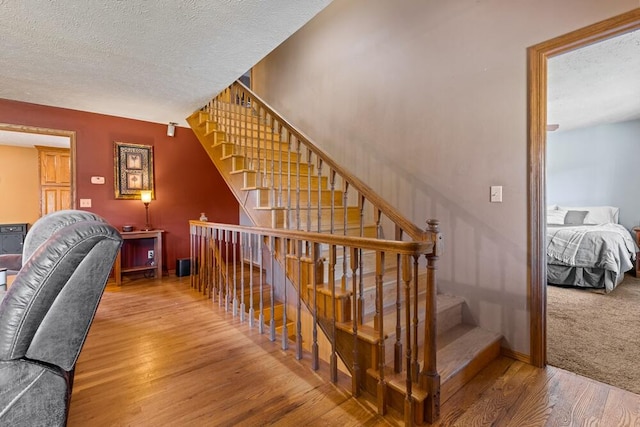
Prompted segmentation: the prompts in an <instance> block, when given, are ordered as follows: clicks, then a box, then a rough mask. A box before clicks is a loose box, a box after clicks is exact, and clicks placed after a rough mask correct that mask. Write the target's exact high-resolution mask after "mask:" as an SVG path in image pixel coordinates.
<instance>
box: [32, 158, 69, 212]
mask: <svg viewBox="0 0 640 427" xmlns="http://www.w3.org/2000/svg"><path fill="white" fill-rule="evenodd" d="M36 148H37V149H38V159H39V168H40V172H39V173H40V215H46V214H49V213H51V212H55V211H59V210H62V209H71V153H70V150H69V149H68V148H53V147H41V146H36Z"/></svg>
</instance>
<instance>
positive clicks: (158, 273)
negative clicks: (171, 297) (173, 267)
mask: <svg viewBox="0 0 640 427" xmlns="http://www.w3.org/2000/svg"><path fill="white" fill-rule="evenodd" d="M163 232H164V230H150V231H131V232H124V231H123V232H121V233H120V235H121V236H122V239H123V240H124V241H125V242H124V243H126V241H127V240H140V239H153V262H152V263H151V264H144V265H128V266H126V267H124V268H123V267H122V248H120V250H119V251H118V255H117V256H116V262H115V264H114V265H113V274H114V276H115V279H116V285H118V286H120V285H121V284H122V275H123V274H124V273H133V272H140V271H151V270H153V272H154V277H155V278H161V277H162V233H163ZM123 248H124V244H123Z"/></svg>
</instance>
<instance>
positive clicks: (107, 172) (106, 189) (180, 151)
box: [0, 99, 239, 270]
mask: <svg viewBox="0 0 640 427" xmlns="http://www.w3.org/2000/svg"><path fill="white" fill-rule="evenodd" d="M0 123H5V124H16V125H25V126H35V127H43V128H50V129H60V130H71V131H75V132H76V197H77V199H76V206H78V209H79V206H80V202H79V199H81V198H82V199H91V202H92V207H91V208H86V209H87V210H89V211H91V212H95V213H97V214H98V215H101V216H103V217H104V218H105V219H107V220H108V221H109V222H110V223H112V224H113V225H114V226H116V227H117V228H118V229H120V227H121V226H122V225H124V224H132V225H134V226H135V227H136V228H137V229H140V228H142V227H143V226H144V223H145V210H144V206H143V204H142V203H141V202H140V201H139V200H116V198H115V190H114V164H113V158H114V149H113V145H114V144H113V143H114V141H119V142H128V143H133V144H145V145H152V146H153V151H154V175H155V196H156V198H155V200H153V201H152V202H151V204H150V205H149V214H150V221H151V224H152V225H153V226H154V228H156V229H163V230H165V231H166V233H165V234H164V262H165V265H166V266H167V267H168V269H170V270H173V269H174V268H175V260H176V258H186V257H188V256H189V226H188V221H189V220H190V219H198V217H199V216H200V212H205V213H206V215H207V217H208V218H209V221H212V222H224V223H231V224H238V220H239V218H238V212H239V206H238V203H237V201H236V199H235V197H234V196H233V194H232V193H231V191H230V190H229V188H228V187H227V185H226V184H225V182H224V180H223V179H222V177H221V176H220V174H219V173H218V170H217V169H216V167H215V166H214V165H213V163H212V162H211V160H210V159H209V157H208V156H207V153H206V152H205V151H204V149H203V148H202V146H201V145H200V142H199V141H198V139H197V138H196V137H195V135H194V134H193V132H192V131H191V129H190V128H183V127H178V128H176V133H175V137H173V138H171V137H168V136H167V125H166V124H160V123H151V122H144V121H140V120H132V119H125V118H122V117H115V116H107V115H102V114H95V113H88V112H84V111H77V110H69V109H64V108H56V107H48V106H43V105H36V104H28V103H24V102H17V101H10V100H4V99H0ZM92 176H103V177H104V178H105V184H104V185H96V184H91V181H90V180H91V177H92Z"/></svg>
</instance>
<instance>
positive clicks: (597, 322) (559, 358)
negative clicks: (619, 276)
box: [547, 274, 640, 394]
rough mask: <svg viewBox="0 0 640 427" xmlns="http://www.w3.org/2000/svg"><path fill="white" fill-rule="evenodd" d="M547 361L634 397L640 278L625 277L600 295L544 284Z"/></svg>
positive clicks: (638, 383) (638, 384)
mask: <svg viewBox="0 0 640 427" xmlns="http://www.w3.org/2000/svg"><path fill="white" fill-rule="evenodd" d="M547 358H548V363H549V364H550V365H552V366H556V367H558V368H562V369H566V370H568V371H571V372H575V373H577V374H580V375H583V376H585V377H589V378H593V379H595V380H598V381H601V382H604V383H607V384H611V385H613V386H616V387H620V388H622V389H625V390H629V391H632V392H634V393H638V394H640V279H637V278H635V277H633V276H630V275H628V274H627V275H626V276H625V279H624V281H623V282H622V283H621V284H620V285H618V286H617V287H616V288H615V289H614V290H613V291H612V292H611V293H609V294H606V295H605V294H603V293H601V292H598V291H593V290H582V289H571V288H560V287H557V286H547Z"/></svg>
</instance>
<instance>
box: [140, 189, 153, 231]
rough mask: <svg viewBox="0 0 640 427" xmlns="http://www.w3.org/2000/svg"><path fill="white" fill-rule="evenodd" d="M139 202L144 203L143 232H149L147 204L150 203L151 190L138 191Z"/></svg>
mask: <svg viewBox="0 0 640 427" xmlns="http://www.w3.org/2000/svg"><path fill="white" fill-rule="evenodd" d="M140 200H142V203H144V209H145V213H146V219H147V222H146V225H145V226H144V231H149V230H151V224H150V223H149V203H151V190H142V191H140Z"/></svg>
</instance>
